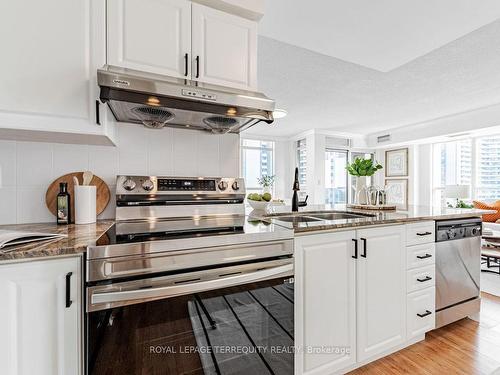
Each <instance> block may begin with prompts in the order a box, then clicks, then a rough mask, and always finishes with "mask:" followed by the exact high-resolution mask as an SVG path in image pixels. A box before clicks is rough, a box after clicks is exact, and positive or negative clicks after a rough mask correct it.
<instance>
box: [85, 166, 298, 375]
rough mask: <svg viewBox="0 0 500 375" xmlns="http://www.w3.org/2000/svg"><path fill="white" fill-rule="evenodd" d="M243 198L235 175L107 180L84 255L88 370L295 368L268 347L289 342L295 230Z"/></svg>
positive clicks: (290, 356)
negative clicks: (102, 212) (256, 214)
mask: <svg viewBox="0 0 500 375" xmlns="http://www.w3.org/2000/svg"><path fill="white" fill-rule="evenodd" d="M244 199H245V183H244V180H243V179H239V178H208V177H192V178H185V177H159V176H118V177H117V188H116V218H117V221H116V223H115V224H114V225H113V226H112V227H111V228H110V229H109V230H108V231H107V232H105V233H104V234H103V235H102V236H101V237H100V238H99V239H98V240H97V241H96V244H95V246H90V247H89V249H88V251H87V255H86V256H87V258H86V288H85V291H86V347H87V350H86V364H87V366H86V371H87V374H123V373H143V371H144V369H145V368H147V369H148V370H149V372H150V373H172V374H173V373H186V372H188V373H193V374H195V373H196V374H197V373H199V374H212V373H214V374H225V373H234V371H235V370H237V372H238V373H241V374H245V373H248V374H252V373H255V372H256V371H257V372H258V373H260V372H263V371H269V369H271V371H272V372H273V373H275V374H289V373H292V372H293V350H292V349H291V350H289V351H286V350H285V351H284V350H281V352H282V354H279V355H276V353H275V350H273V347H275V346H276V347H279V348H283V347H289V348H292V347H293V343H294V341H293V295H294V293H293V274H294V271H293V232H292V231H290V230H288V229H286V228H283V227H280V226H278V225H275V224H270V223H267V222H261V221H258V220H253V219H250V218H248V217H245V207H244ZM258 327H266V329H264V330H262V329H257V328H258ZM263 348H264V349H263ZM271 353H273V354H272V355H271Z"/></svg>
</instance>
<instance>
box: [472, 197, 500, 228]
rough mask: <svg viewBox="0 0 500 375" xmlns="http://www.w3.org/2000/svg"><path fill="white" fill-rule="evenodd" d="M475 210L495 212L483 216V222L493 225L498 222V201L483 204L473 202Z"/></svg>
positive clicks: (499, 217)
mask: <svg viewBox="0 0 500 375" xmlns="http://www.w3.org/2000/svg"><path fill="white" fill-rule="evenodd" d="M472 203H473V204H474V207H475V208H480V209H483V210H495V211H496V213H494V214H486V215H483V221H485V222H488V223H495V222H496V221H497V220H500V201H496V202H495V203H490V204H488V203H484V202H480V201H473V202H472Z"/></svg>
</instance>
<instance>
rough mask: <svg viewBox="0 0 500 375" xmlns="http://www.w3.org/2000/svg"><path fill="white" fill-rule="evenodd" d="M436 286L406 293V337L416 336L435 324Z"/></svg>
mask: <svg viewBox="0 0 500 375" xmlns="http://www.w3.org/2000/svg"><path fill="white" fill-rule="evenodd" d="M435 306H436V288H434V287H432V288H427V289H424V290H420V291H418V292H413V293H410V294H408V308H407V324H408V330H407V335H408V339H412V338H415V337H418V336H419V335H422V334H424V333H425V332H428V331H430V330H432V329H434V326H435V314H434V310H435Z"/></svg>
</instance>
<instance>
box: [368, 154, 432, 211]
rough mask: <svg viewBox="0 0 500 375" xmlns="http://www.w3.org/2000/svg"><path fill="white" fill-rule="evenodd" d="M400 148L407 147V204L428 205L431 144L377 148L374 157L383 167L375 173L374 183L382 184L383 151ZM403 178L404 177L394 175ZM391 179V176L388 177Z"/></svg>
mask: <svg viewBox="0 0 500 375" xmlns="http://www.w3.org/2000/svg"><path fill="white" fill-rule="evenodd" d="M400 148H408V177H407V179H408V204H409V205H423V206H428V205H430V203H431V197H432V194H431V188H432V187H431V178H432V175H431V173H432V170H431V162H432V155H431V145H429V144H426V145H402V146H398V147H392V148H386V149H378V150H377V152H376V154H375V158H376V160H377V161H378V162H379V163H380V164H382V166H383V167H384V168H383V169H382V170H381V171H380V172H378V173H376V174H375V179H374V184H375V185H376V186H384V185H385V180H386V179H387V178H386V177H385V168H386V165H385V152H386V151H389V150H396V149H400ZM394 178H398V179H399V178H401V179H404V178H406V177H394ZM388 179H391V178H388Z"/></svg>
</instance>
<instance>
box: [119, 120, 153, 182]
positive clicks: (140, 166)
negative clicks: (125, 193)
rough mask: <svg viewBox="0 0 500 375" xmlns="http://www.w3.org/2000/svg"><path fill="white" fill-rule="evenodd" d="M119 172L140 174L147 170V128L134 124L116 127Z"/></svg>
mask: <svg viewBox="0 0 500 375" xmlns="http://www.w3.org/2000/svg"><path fill="white" fill-rule="evenodd" d="M118 155H119V164H118V168H119V169H118V172H119V174H130V175H141V174H144V173H146V172H147V170H148V159H149V155H148V134H147V129H146V128H144V127H143V126H140V125H139V126H138V125H135V124H120V126H119V127H118Z"/></svg>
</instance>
